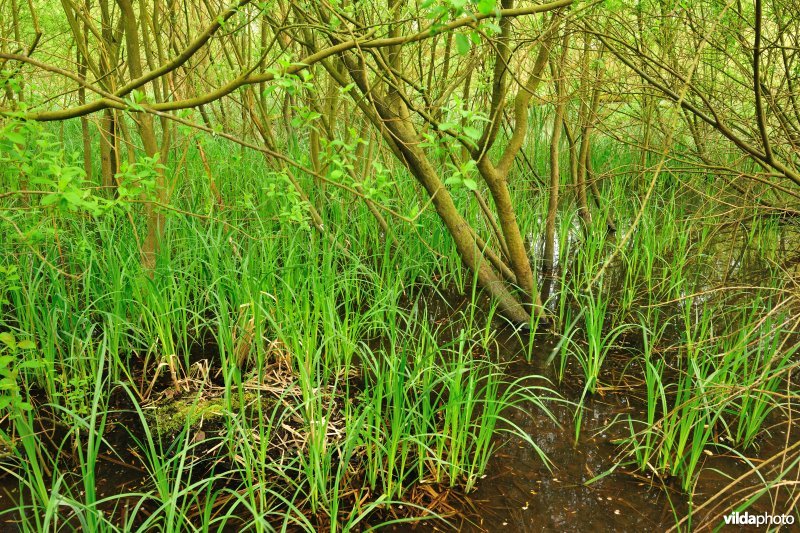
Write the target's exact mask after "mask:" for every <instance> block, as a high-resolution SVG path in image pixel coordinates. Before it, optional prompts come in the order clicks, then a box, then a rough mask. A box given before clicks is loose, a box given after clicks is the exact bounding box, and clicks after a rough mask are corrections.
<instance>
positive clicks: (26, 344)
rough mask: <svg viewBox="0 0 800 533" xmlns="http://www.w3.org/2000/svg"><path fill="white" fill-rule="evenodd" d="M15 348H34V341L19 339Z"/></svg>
mask: <svg viewBox="0 0 800 533" xmlns="http://www.w3.org/2000/svg"><path fill="white" fill-rule="evenodd" d="M17 348H19V349H20V350H33V349H34V348H36V343H34V342H33V341H32V340H28V339H25V340H24V341H19V344H17Z"/></svg>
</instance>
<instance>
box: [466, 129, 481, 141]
mask: <svg viewBox="0 0 800 533" xmlns="http://www.w3.org/2000/svg"><path fill="white" fill-rule="evenodd" d="M464 133H465V134H466V136H467V137H469V138H470V139H472V140H473V141H477V140H478V139H480V138H481V135H482V132H481V130H479V129H478V128H476V127H475V126H466V127H465V128H464Z"/></svg>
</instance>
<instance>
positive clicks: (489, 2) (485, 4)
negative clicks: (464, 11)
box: [478, 0, 495, 15]
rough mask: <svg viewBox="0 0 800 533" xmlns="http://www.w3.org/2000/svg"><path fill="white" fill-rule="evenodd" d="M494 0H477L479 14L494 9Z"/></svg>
mask: <svg viewBox="0 0 800 533" xmlns="http://www.w3.org/2000/svg"><path fill="white" fill-rule="evenodd" d="M494 6H495V0H478V11H479V12H480V14H481V15H488V14H489V13H491V12H492V11H494Z"/></svg>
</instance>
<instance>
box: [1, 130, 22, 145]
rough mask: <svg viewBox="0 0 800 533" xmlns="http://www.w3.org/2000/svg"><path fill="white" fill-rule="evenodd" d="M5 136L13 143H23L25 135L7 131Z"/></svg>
mask: <svg viewBox="0 0 800 533" xmlns="http://www.w3.org/2000/svg"><path fill="white" fill-rule="evenodd" d="M5 137H6V139H8V140H9V141H11V142H12V143H14V144H25V136H24V135H22V134H21V133H19V132H16V131H7V132H5Z"/></svg>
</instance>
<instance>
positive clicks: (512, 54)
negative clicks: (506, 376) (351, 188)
mask: <svg viewBox="0 0 800 533" xmlns="http://www.w3.org/2000/svg"><path fill="white" fill-rule="evenodd" d="M215 4H216V3H215V2H210V1H209V2H206V4H205V9H197V7H196V6H195V5H194V3H192V2H178V1H173V2H164V1H163V0H151V1H142V2H138V3H133V2H130V1H129V0H117V2H116V4H109V2H107V1H103V2H100V3H99V5H97V6H94V5H91V3H87V4H85V5H80V4H75V3H73V2H71V1H69V0H64V2H62V4H61V10H60V14H59V13H58V12H57V11H58V10H57V9H56V8H54V7H53V6H47V7H46V8H43V9H46V10H47V14H48V17H51V18H59V17H62V18H63V21H64V22H66V23H67V25H68V27H69V28H70V29H71V35H70V39H69V43H68V45H69V46H70V47H74V48H75V49H76V57H77V58H79V61H78V65H73V64H65V62H64V60H63V58H61V57H60V56H59V55H58V54H57V53H55V51H53V50H50V51H48V52H47V53H45V52H40V53H39V54H38V55H39V56H40V57H37V56H36V55H34V54H20V53H10V52H6V51H3V52H2V53H1V54H0V59H2V60H3V61H4V62H5V63H13V64H15V65H17V71H18V72H24V73H25V74H31V75H34V76H36V75H39V76H53V75H55V76H56V77H57V78H56V79H58V80H59V81H58V83H59V85H60V89H62V90H63V91H64V93H65V94H68V95H69V94H73V93H78V94H79V95H80V97H79V99H78V100H77V101H75V100H74V99H72V98H69V97H67V98H63V99H59V100H57V105H56V106H53V105H52V104H53V102H52V101H50V100H48V99H47V95H43V94H40V95H38V96H39V98H38V100H39V101H40V102H41V105H39V106H33V107H26V108H24V109H22V113H21V115H22V116H24V117H25V118H26V119H29V120H37V121H61V120H67V119H71V118H76V117H85V116H91V115H94V114H100V115H101V116H102V120H101V122H100V124H101V132H102V135H101V141H100V144H101V146H100V152H101V154H102V155H103V157H102V162H103V165H102V174H101V178H102V182H103V183H104V184H106V185H107V186H113V175H114V173H115V171H116V170H118V169H119V167H120V165H121V163H120V159H121V158H122V157H123V156H122V154H121V148H120V141H119V137H120V136H122V137H123V141H124V143H125V144H126V145H127V146H132V145H133V144H138V145H140V146H141V148H142V149H143V151H144V153H145V154H146V156H148V158H149V159H150V160H152V161H158V160H159V159H161V160H165V159H166V157H167V155H168V151H169V150H170V148H171V143H172V137H171V132H172V129H171V128H170V121H180V122H182V123H184V124H189V125H196V126H198V127H200V128H203V129H206V130H209V129H214V130H215V131H217V132H220V131H222V132H224V133H225V134H227V135H228V136H230V137H236V139H237V140H239V141H241V142H242V143H244V144H248V145H250V146H253V147H254V148H256V149H262V150H263V151H265V153H267V154H269V157H270V158H271V159H270V160H271V161H273V162H279V164H280V165H283V166H285V165H287V164H289V165H290V166H294V167H297V168H300V169H302V170H305V171H308V172H309V173H311V174H313V175H317V176H319V177H320V178H323V179H324V178H325V177H326V176H323V175H321V174H322V173H323V172H324V165H323V164H322V163H321V162H320V161H319V154H318V150H319V146H318V144H319V142H320V139H319V138H318V137H317V135H318V134H315V136H314V138H312V139H311V141H312V146H311V151H312V165H311V166H312V167H313V168H310V169H309V168H306V167H305V166H303V165H302V164H300V163H298V162H296V161H291V160H289V161H287V159H289V158H287V157H286V156H285V154H283V153H281V148H282V147H280V146H276V142H275V137H276V134H275V132H274V131H273V124H271V123H270V116H269V113H268V112H266V109H267V108H268V107H269V102H266V101H265V98H266V97H265V95H266V94H268V92H269V91H268V87H269V86H270V85H279V86H282V87H287V86H289V85H291V83H294V82H295V81H297V80H300V81H301V83H300V85H301V86H303V87H305V89H306V90H307V91H308V95H307V96H308V98H309V101H311V102H313V101H314V99H315V96H314V95H315V94H318V92H320V91H323V90H324V89H323V87H327V91H328V94H331V88H335V87H337V86H338V87H339V88H340V89H342V91H341V92H342V93H345V92H346V93H347V94H349V95H350V97H351V98H352V104H349V105H350V106H352V109H357V110H358V112H359V113H360V114H361V115H362V117H363V119H364V120H365V121H366V123H368V124H371V126H372V127H373V128H374V129H375V131H376V133H377V134H378V135H379V136H380V138H382V139H383V142H384V143H385V146H386V147H388V149H389V150H390V151H391V153H392V154H393V155H394V157H396V158H397V160H398V161H399V162H400V163H401V164H402V165H403V166H405V167H406V168H407V169H408V171H409V172H410V174H411V175H412V176H413V177H414V179H416V180H417V181H418V182H419V183H420V184H421V186H422V187H423V188H424V190H425V191H426V192H427V194H428V196H429V198H430V202H431V204H432V205H433V207H434V208H435V209H436V212H437V213H438V215H439V217H440V218H441V220H442V222H443V223H444V225H445V227H446V228H447V230H448V232H449V233H450V235H451V236H452V238H453V241H454V242H455V246H456V249H457V250H458V254H459V256H460V258H461V260H462V261H463V262H464V264H465V265H466V266H467V267H468V268H470V269H471V270H472V271H474V272H475V273H476V275H477V278H478V280H479V283H480V285H481V286H482V287H483V288H484V289H485V290H487V291H488V292H489V293H490V294H491V295H492V296H493V297H494V298H496V300H497V301H498V302H499V304H500V307H501V309H502V311H503V312H504V314H505V315H506V316H507V317H508V318H510V319H511V320H513V321H515V322H519V323H527V322H528V321H529V319H530V317H531V314H540V313H542V312H543V310H542V306H541V302H540V301H539V297H538V295H537V289H536V283H535V276H534V273H533V268H532V266H531V257H530V254H529V252H528V250H527V249H526V246H525V243H524V239H523V232H522V231H521V229H520V227H519V224H518V222H517V213H516V210H517V209H518V206H515V205H514V203H513V201H512V197H511V194H510V192H509V185H508V180H509V174H510V171H511V168H512V165H513V163H514V161H515V159H516V157H517V156H518V154H519V152H520V150H521V148H522V146H523V145H524V142H525V139H526V135H527V132H528V129H529V124H528V108H529V105H530V102H531V99H532V97H533V95H534V94H535V93H536V91H537V88H538V86H539V85H540V82H541V80H542V77H543V73H544V70H545V66H546V65H547V63H548V57H549V50H550V47H551V45H552V43H553V41H554V39H556V38H557V34H558V28H559V26H560V25H561V24H562V21H563V20H564V19H565V18H566V17H568V16H569V15H568V14H567V13H566V10H567V9H568V7H569V6H570V4H571V0H557V1H554V2H550V3H545V4H525V5H521V6H514V5H513V2H512V1H511V0H509V1H504V2H502V3H501V4H499V5H495V3H494V2H491V1H481V2H478V3H475V4H467V3H465V2H452V3H450V4H435V3H428V4H426V5H423V6H418V5H416V4H410V3H406V2H402V1H397V0H391V1H390V2H389V3H388V4H387V5H386V6H385V7H381V6H374V5H372V4H338V3H334V4H326V3H320V2H308V3H301V2H280V1H276V2H260V3H257V4H255V3H253V2H250V1H247V0H241V1H239V2H238V3H237V4H235V5H233V6H230V7H227V8H226V7H224V6H220V5H215ZM442 36H443V37H442ZM20 39H21V37H20ZM443 40H444V41H445V42H446V46H445V47H444V48H442V46H441V42H442V41H443ZM98 58H99V60H98ZM464 58H469V59H470V61H469V62H464V61H459V59H464ZM476 65H481V66H482V67H483V68H484V70H485V74H486V75H487V76H488V77H489V79H490V83H489V86H488V87H487V89H486V90H483V91H479V90H473V91H472V92H471V93H470V88H469V84H470V80H471V78H472V72H470V70H473V69H474V68H475V66H476ZM440 67H441V69H442V70H441V71H437V70H438V69H439V68H440ZM311 69H314V71H315V72H316V73H327V77H326V78H324V79H323V80H322V81H320V80H319V78H320V76H319V75H318V76H317V78H316V79H315V80H314V81H313V82H311V81H308V80H310V79H311V76H308V75H307V74H305V73H306V72H308V71H310V70H311ZM208 72H212V73H213V75H212V76H209V75H208V74H207V73H208ZM425 79H427V80H428V81H427V84H428V85H427V86H426V85H425V84H424V83H423V82H422V80H425ZM287 80H290V82H291V83H288V84H287ZM254 89H258V90H254ZM350 89H353V90H350ZM459 89H463V93H464V94H465V95H469V97H470V100H471V101H474V102H478V103H480V104H482V105H481V107H480V108H479V109H466V108H464V107H463V102H460V103H454V102H459V101H458V100H457V99H454V98H453V96H454V95H455V94H457V91H458V90H459ZM240 94H243V95H244V98H242V99H241V100H239V101H237V99H236V98H234V96H235V95H240ZM92 95H93V96H92ZM299 98H302V94H300V93H292V94H287V95H286V96H285V102H286V103H285V104H284V110H286V111H288V110H289V109H291V106H292V104H293V103H294V102H295V100H296V99H299ZM6 104H7V109H6V112H14V111H15V110H14V109H12V108H13V107H14V105H15V104H14V103H13V102H11V101H8V100H7V101H6ZM58 104H60V105H58ZM47 105H49V106H50V108H49V109H48V108H47V107H45V106H47ZM234 105H235V106H238V107H239V108H240V109H241V115H240V116H241V118H242V119H241V121H239V122H238V124H236V125H232V124H231V123H232V122H233V121H231V120H230V119H231V115H232V114H233V113H232V112H231V107H232V106H234ZM337 105H344V104H339V103H338V102H334V104H333V105H332V106H331V107H330V108H329V109H328V112H327V113H315V114H314V118H313V119H312V120H315V121H317V122H318V123H319V126H320V127H319V128H316V129H315V131H317V132H320V131H321V132H323V136H324V137H325V140H326V141H328V142H330V141H331V140H333V139H334V138H335V137H336V136H337V135H340V134H341V131H342V130H341V128H337V124H335V123H334V122H335V117H336V110H335V107H336V106H337ZM9 106H10V108H9ZM215 106H216V107H215ZM459 106H462V107H459ZM208 108H210V109H211V113H209V112H208ZM183 109H197V110H199V111H200V112H201V115H202V117H203V122H204V123H205V124H204V125H203V124H194V123H192V122H190V121H189V120H187V119H185V118H181V117H180V116H179V115H178V114H177V113H176V112H177V111H178V110H183ZM16 111H17V114H19V113H18V111H19V110H16ZM509 111H510V113H511V115H512V117H511V120H510V123H511V130H510V133H509V134H508V135H504V136H501V135H499V132H500V131H501V125H502V123H503V119H504V116H505V115H506V114H507V113H508V112H509ZM215 113H216V114H215ZM458 113H461V119H460V120H456V121H453V120H448V117H452V116H453V115H454V114H456V115H457V114H458ZM287 114H288V113H284V115H287ZM209 115H211V118H209ZM120 117H121V118H120ZM154 117H158V118H159V119H160V128H157V127H156V124H155V123H154V121H153V119H154ZM214 117H217V120H216V121H215V119H214ZM128 122H130V123H132V124H135V126H136V129H137V131H138V132H139V138H140V141H139V143H133V141H132V140H131V138H130V134H129V133H127V132H125V131H124V128H125V124H127V123H128ZM212 122H216V124H212ZM289 122H290V119H289V118H287V117H286V116H284V120H283V124H284V125H286V124H288V123H289ZM159 132H160V136H159ZM288 133H289V134H290V133H291V131H290V130H289V132H288ZM253 134H257V136H256V137H255V139H252V138H248V137H249V136H252V135H253ZM84 135H87V134H86V132H85V131H84ZM290 136H291V135H288V134H287V137H290ZM501 137H502V141H500V140H498V139H500V138H501ZM129 153H130V157H135V156H133V154H132V152H130V150H129ZM434 153H436V154H442V153H444V154H445V157H446V159H448V160H449V161H451V162H453V163H454V165H455V168H458V169H461V170H460V171H457V172H455V173H453V172H450V173H449V174H447V175H444V174H443V171H442V170H441V166H440V165H439V161H437V160H436V156H434ZM87 168H88V167H87ZM157 178H158V179H157V180H156V194H155V198H151V199H150V201H149V202H148V203H147V205H148V206H149V207H148V208H147V210H146V213H145V214H146V218H147V237H146V238H145V239H144V242H143V244H142V260H143V264H144V266H145V267H146V268H152V267H153V265H154V257H155V254H156V253H157V250H158V242H159V240H160V236H161V233H162V232H163V216H162V214H161V211H160V210H159V209H158V208H156V207H154V206H157V205H158V204H167V203H168V202H169V198H168V189H169V187H168V185H167V184H166V183H165V180H164V177H163V172H160V171H159V173H158V176H157ZM324 181H330V180H324ZM454 182H457V183H458V184H460V185H463V186H466V187H468V188H469V189H471V190H472V191H473V194H474V196H475V198H476V199H477V201H478V202H479V203H480V205H481V208H482V211H483V213H484V216H485V217H486V219H487V221H488V225H489V227H490V228H492V232H491V233H490V234H488V235H480V234H479V233H480V232H479V231H478V230H477V229H476V228H475V227H473V226H471V225H470V224H469V223H468V222H467V220H466V218H465V217H464V216H463V214H462V213H460V212H459V210H458V208H457V207H456V204H455V202H454V201H453V198H452V195H451V193H450V191H449V190H448V186H447V184H452V183H454ZM294 184H295V186H296V187H297V188H298V189H299V188H300V185H299V183H298V182H297V180H294ZM301 192H302V193H303V194H305V191H301ZM484 194H488V196H487V197H486V198H484ZM489 200H490V201H489ZM365 201H367V202H370V200H369V199H365ZM370 207H371V210H372V211H373V212H375V213H376V219H377V220H378V221H379V222H380V220H381V217H382V215H380V210H379V208H378V207H376V206H375V205H374V203H370ZM315 220H316V221H317V224H315V225H316V226H317V228H318V229H319V230H320V231H324V224H323V223H322V220H321V219H319V215H318V214H316V216H315ZM383 225H384V227H385V222H384V224H383Z"/></svg>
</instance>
